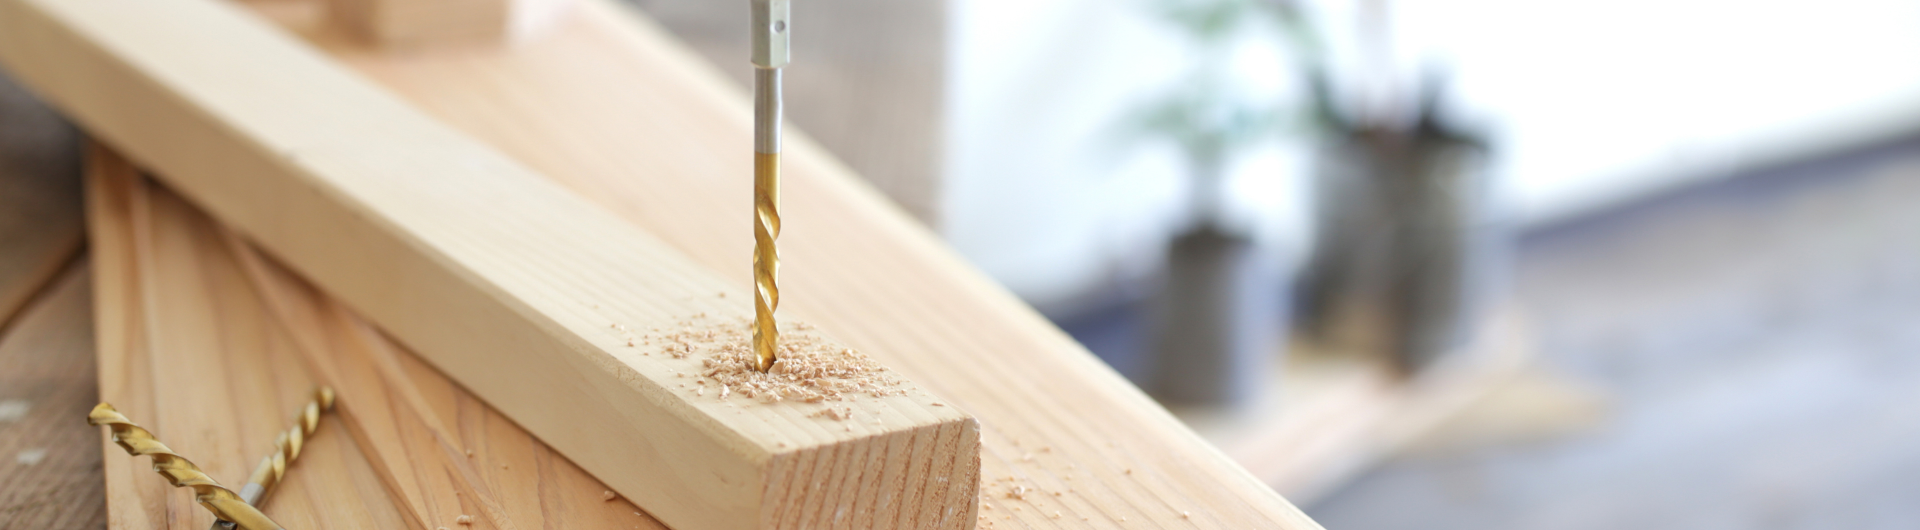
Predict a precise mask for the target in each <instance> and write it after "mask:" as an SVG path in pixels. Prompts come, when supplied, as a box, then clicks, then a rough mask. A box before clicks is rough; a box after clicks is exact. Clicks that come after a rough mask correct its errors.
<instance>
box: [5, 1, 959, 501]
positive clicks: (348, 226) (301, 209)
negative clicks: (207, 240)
mask: <svg viewBox="0 0 1920 530" xmlns="http://www.w3.org/2000/svg"><path fill="white" fill-rule="evenodd" d="M0 25H3V26H4V31H0V62H4V63H6V65H7V66H8V67H10V68H13V69H14V71H15V73H18V74H21V76H22V79H25V80H27V83H28V84H29V85H31V86H35V87H36V88H37V89H39V91H40V92H41V93H43V94H47V95H48V96H49V97H48V99H49V100H50V101H52V102H53V103H54V104H55V105H56V106H58V107H60V108H62V109H63V111H65V112H66V113H67V114H68V115H70V116H72V117H73V118H74V119H76V121H78V122H79V123H81V124H82V125H83V126H84V127H86V128H87V129H88V130H89V131H90V132H92V133H94V134H96V135H98V136H100V137H102V138H103V139H104V140H105V141H107V142H108V143H111V144H113V145H115V146H116V147H117V148H119V149H121V150H122V151H123V152H126V153H128V154H129V156H130V157H131V158H133V159H135V160H138V161H140V165H141V166H142V167H147V168H151V169H152V170H153V171H154V172H155V174H156V175H158V176H159V177H160V178H162V179H163V180H165V181H166V182H167V183H168V184H169V186H170V187H171V188H172V189H174V190H176V191H179V192H180V193H181V194H182V195H183V196H184V197H187V198H188V199H190V200H192V201H193V202H194V203H195V204H196V205H199V206H201V207H203V208H205V209H206V210H207V211H208V212H209V213H210V214H211V215H212V216H213V217H216V218H219V219H221V220H222V221H223V222H225V223H227V224H229V225H230V226H233V227H235V228H236V229H237V230H239V231H240V232H242V233H244V234H245V235H246V236H247V238H248V239H249V240H250V241H252V242H255V243H256V244H258V245H260V246H261V247H262V248H263V249H265V250H266V251H268V252H269V253H270V254H272V255H274V256H275V257H276V258H278V259H280V260H282V262H284V263H287V264H288V265H289V266H290V267H292V268H294V269H296V270H297V271H298V272H299V273H300V274H301V275H302V276H303V277H305V278H309V279H311V280H313V281H314V282H315V283H316V284H318V285H320V286H322V287H323V288H324V289H325V290H326V291H327V292H328V293H330V294H332V295H334V296H335V297H336V298H338V299H340V300H342V301H343V302H344V303H347V304H348V305H350V306H351V307H353V308H354V309H355V310H356V311H358V312H359V313H360V314H362V315H365V316H366V317H367V318H369V319H370V320H372V321H374V322H377V323H379V324H380V326H381V327H382V328H383V329H384V330H386V331H388V332H390V333H391V334H392V335H393V336H395V337H396V338H397V339H398V340H399V341H400V342H402V343H404V344H407V345H408V346H410V347H411V348H412V349H414V351H417V352H419V353H421V354H422V355H423V356H424V357H425V358H427V359H429V360H430V362H431V363H432V364H433V365H434V366H435V367H436V368H438V369H440V370H442V371H443V372H445V373H447V374H449V375H450V376H452V377H453V378H454V379H455V380H458V381H460V382H461V384H462V386H464V387H465V388H467V389H469V390H470V391H473V392H475V393H477V394H479V395H481V396H483V397H484V398H485V399H486V400H487V402H488V403H489V404H491V405H493V406H494V407H495V408H496V409H499V410H501V411H502V412H504V413H506V414H507V415H508V416H509V417H511V418H513V419H514V420H515V421H516V422H517V423H519V424H520V425H521V426H523V427H526V428H527V429H528V430H529V431H531V432H535V433H538V434H539V435H540V437H541V439H542V440H543V441H545V442H546V443H548V444H549V445H551V446H553V447H555V448H556V449H559V450H561V452H562V453H564V454H566V455H568V456H569V458H571V459H573V460H574V461H575V462H578V463H581V464H583V467H584V468H585V469H588V470H590V471H591V472H593V473H594V474H595V476H596V477H598V478H600V479H601V480H602V481H604V482H606V483H608V484H609V485H610V486H612V487H613V488H614V489H615V490H616V491H619V492H621V493H622V494H623V495H625V496H626V497H627V498H629V499H633V500H635V501H636V502H637V503H638V504H640V505H641V506H643V507H645V508H646V509H647V510H648V511H649V512H650V513H652V514H653V515H654V516H656V517H658V518H660V519H662V520H663V521H666V522H668V523H669V524H672V525H675V526H676V527H679V528H683V529H684V530H701V529H708V528H713V529H721V528H770V527H815V526H835V527H843V526H848V525H863V524H866V523H867V522H870V521H881V520H884V521H895V520H896V518H898V522H899V524H912V525H916V526H928V527H952V526H958V525H963V524H968V523H970V522H971V521H972V519H973V510H974V509H975V506H976V502H975V493H976V488H977V484H978V480H977V472H978V471H977V470H978V467H977V466H978V465H977V461H978V456H977V455H978V449H977V448H978V430H977V423H976V422H975V421H974V420H973V419H972V418H970V417H968V416H967V415H966V414H965V413H964V412H963V411H961V410H960V409H959V408H957V407H951V406H946V405H944V404H942V403H940V402H939V401H940V399H939V398H936V397H934V396H932V395H930V394H928V393H926V392H924V391H922V390H920V389H919V388H918V387H916V386H915V385H913V384H912V383H911V382H910V381H907V380H904V379H901V378H899V377H898V376H897V375H881V376H879V377H880V378H883V379H886V380H887V381H888V382H887V383H886V384H887V385H888V386H887V388H886V390H889V391H890V393H882V392H878V391H876V392H873V393H871V394H868V393H866V392H864V391H861V392H859V393H851V392H850V393H844V394H841V396H843V400H841V401H836V402H832V403H826V404H821V403H812V402H803V401H799V400H791V401H784V402H765V403H763V402H759V401H756V400H754V399H752V398H751V396H748V397H747V398H743V399H738V400H733V401H728V400H727V399H725V398H724V396H722V397H712V396H705V395H704V394H703V392H702V390H703V389H702V388H699V387H694V386H692V385H688V384H676V383H678V382H681V381H684V380H676V377H678V376H680V375H682V374H684V373H687V372H696V371H704V366H703V365H702V363H701V361H703V360H704V359H703V358H700V357H687V356H680V355H667V354H666V353H667V352H666V351H665V350H664V348H665V347H666V345H665V344H654V345H652V346H645V345H636V344H635V343H634V341H633V339H632V337H629V336H627V335H628V333H627V332H626V331H625V330H626V329H649V328H652V329H660V328H669V329H671V328H675V327H678V325H679V324H680V323H681V322H683V321H684V320H685V319H689V318H693V317H695V316H708V315H711V316H714V317H717V318H718V319H721V320H723V321H724V320H731V319H733V318H741V317H745V315H747V312H746V308H745V307H744V303H743V301H744V300H746V299H747V297H745V296H738V295H740V294H741V292H740V291H741V290H739V289H738V288H737V286H733V285H729V284H726V283H723V282H720V281H719V280H718V279H715V278H713V277H712V276H710V275H709V274H708V273H706V272H705V271H703V270H702V269H700V268H699V267H697V266H695V265H693V264H692V263H689V262H688V261H687V260H686V259H685V258H684V257H682V256H680V255H678V254H676V253H675V252H674V251H673V250H671V249H670V248H668V247H666V246H665V245H664V244H662V243H660V242H659V241H658V240H656V239H654V238H653V237H651V236H649V235H647V234H646V233H645V232H642V231H639V230H636V229H634V228H633V227H632V226H631V225H629V224H626V223H624V222H621V221H619V220H618V219H617V218H614V217H612V216H609V215H607V213H606V212H604V211H602V210H599V209H597V208H594V207H592V206H591V205H589V204H587V203H585V202H584V201H582V200H581V199H580V198H579V197H577V196H575V195H572V194H569V193H567V192H566V191H565V190H564V189H561V188H559V187H557V186H556V185H554V184H553V183H551V182H550V181H547V180H545V179H543V178H541V177H539V176H538V175H537V174H535V173H532V172H530V171H528V170H527V169H526V168H525V167H523V166H520V165H519V164H517V163H515V162H514V161H512V160H510V159H507V158H505V157H503V156H501V155H499V154H497V153H495V152H494V151H492V150H490V149H488V148H487V147H486V146H484V145H482V144H479V143H477V142H474V141H472V140H471V139H469V138H467V137H465V136H463V135H460V134H458V133H457V132H455V131H452V130H450V129H447V128H446V127H444V126H443V125H441V124H439V123H437V122H434V121H433V120H431V119H429V118H427V117H426V116H424V115H421V114H420V113H418V112H417V111H415V110H413V109H412V108H410V107H408V106H407V105H405V104H404V103H403V102H401V101H398V100H396V99H394V98H392V97H391V96H390V95H388V94H386V93H384V92H382V91H380V90H378V89H377V88H375V87H373V86H371V85H368V84H366V83H365V82H364V81H363V80H361V79H359V78H357V77H356V76H354V75H352V74H351V73H349V72H345V71H342V70H340V69H338V68H337V67H336V66H334V65H332V64H330V63H328V62H326V61H324V60H323V59H322V58H320V57H318V56H316V55H314V54H313V53H312V52H311V51H310V50H308V49H306V48H304V47H302V46H301V45H300V44H299V43H297V42H294V41H291V40H289V39H287V38H286V37H285V36H284V35H281V34H279V33H277V32H275V31H274V30H273V29H272V28H271V27H269V26H267V25H265V24H261V23H260V22H258V21H257V20H252V19H250V18H248V17H246V16H245V15H244V14H243V13H240V12H238V11H237V8H234V7H232V6H228V5H224V4H220V3H215V2H211V1H208V0H166V1H165V2H160V3H142V4H132V5H128V4H122V3H117V2H112V1H111V0H83V1H80V2H51V1H44V0H15V1H8V2H0ZM243 72H244V73H246V74H244V75H239V74H236V73H243ZM262 72H271V75H263V74H261V73H262ZM101 87H111V88H110V89H105V90H103V89H101ZM129 108H133V109H139V110H138V112H124V111H123V109H129ZM728 291H734V293H733V294H735V295H736V296H734V297H732V299H730V300H729V299H728V298H727V297H726V294H727V293H728ZM716 293H717V294H716ZM150 318H151V316H150ZM609 323H611V325H610V324H609ZM155 329H166V328H155ZM823 334H824V333H823ZM160 338H166V337H164V336H163V337H160ZM828 340H830V339H828ZM821 349H822V350H826V351H833V352H836V353H835V354H836V355H837V352H839V351H840V350H839V349H838V348H821ZM160 364H162V365H161V366H159V367H158V368H157V369H156V372H167V371H169V369H170V366H167V365H164V363H160ZM179 373H185V371H184V370H182V371H180V372H179ZM165 380H169V381H170V380H171V379H165ZM155 394H156V396H157V397H162V398H163V399H161V400H160V401H162V403H161V404H162V406H163V408H162V409H161V410H163V411H171V410H174V409H173V408H171V407H168V406H167V405H169V404H180V405H205V404H209V403H211V400H192V399H185V398H181V397H178V396H175V395H173V394H171V393H170V392H164V391H162V390H161V389H156V391H155ZM721 394H725V393H724V392H723V393H721ZM172 401H179V403H170V402H172ZM742 402H744V403H742ZM843 403H844V404H847V405H848V406H850V407H852V408H853V410H855V411H857V412H858V413H859V415H860V416H862V417H863V418H872V419H873V421H871V422H869V421H864V420H863V421H858V422H854V421H837V422H836V421H834V420H836V419H844V418H837V417H836V418H825V417H823V416H822V415H821V414H820V412H822V411H823V410H825V409H826V408H827V407H828V406H833V405H839V404H843ZM163 414H171V412H163ZM160 421H162V422H165V421H167V418H165V417H163V418H162V419H161V420H160Z"/></svg>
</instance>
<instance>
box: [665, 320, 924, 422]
mask: <svg viewBox="0 0 1920 530" xmlns="http://www.w3.org/2000/svg"><path fill="white" fill-rule="evenodd" d="M752 325H753V321H752V320H751V319H745V318H742V319H737V320H734V321H732V322H724V321H719V320H718V319H710V318H705V317H697V318H694V319H691V320H686V321H682V322H681V323H680V329H678V330H675V331H671V332H656V333H655V334H652V335H651V336H648V337H646V338H645V339H644V342H645V343H647V344H649V345H660V347H661V349H662V350H663V351H665V352H666V353H667V354H668V355H671V356H673V357H675V358H682V359H685V358H693V359H699V360H700V362H701V366H702V369H701V372H700V373H699V374H698V379H697V380H696V381H695V383H696V385H699V387H698V388H696V389H695V393H696V394H697V395H702V396H709V395H710V396H715V397H716V398H717V399H722V400H725V399H730V398H733V397H734V396H739V397H742V398H746V399H748V400H756V401H759V402H762V403H776V402H781V401H788V400H793V401H801V402H806V403H824V402H831V401H846V400H849V399H851V398H854V397H857V396H861V395H867V396H874V397H884V396H894V395H903V394H905V393H906V391H905V390H902V389H901V388H900V387H901V385H902V384H903V382H902V381H901V380H900V379H899V378H897V377H895V376H894V375H893V374H892V373H891V372H888V371H887V370H886V369H884V368H882V367H881V366H880V364H879V363H877V362H874V361H873V359H871V358H868V357H867V356H866V355H864V354H861V353H860V352H857V351H854V350H852V349H850V348H845V347H842V346H840V345H838V344H834V343H833V342H831V341H828V340H826V339H825V338H823V337H821V336H820V335H819V334H818V333H817V332H815V331H814V329H813V327H812V326H809V325H806V324H804V323H792V324H786V325H782V326H781V329H780V346H779V354H778V355H779V360H777V361H775V362H774V364H773V368H771V369H769V370H767V371H766V372H765V373H762V372H759V371H756V370H754V369H753V359H754V355H753V346H752V337H753V332H752ZM708 387H712V388H711V390H712V392H708V390H709V388H708ZM829 411H830V412H829ZM851 412H852V411H851V410H850V409H849V410H834V409H832V408H829V409H828V411H823V412H822V413H821V415H824V416H828V417H832V418H833V419H845V418H846V417H850V416H851V415H852V414H851Z"/></svg>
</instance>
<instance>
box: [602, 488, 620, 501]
mask: <svg viewBox="0 0 1920 530" xmlns="http://www.w3.org/2000/svg"><path fill="white" fill-rule="evenodd" d="M619 497H620V495H619V494H616V493H614V492H613V490H607V491H602V492H600V500H602V501H611V500H614V499H616V498H619Z"/></svg>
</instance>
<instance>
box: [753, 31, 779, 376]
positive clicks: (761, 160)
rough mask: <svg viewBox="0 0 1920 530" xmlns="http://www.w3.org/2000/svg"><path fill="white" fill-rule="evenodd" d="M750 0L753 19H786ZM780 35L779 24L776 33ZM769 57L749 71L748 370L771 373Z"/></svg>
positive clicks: (773, 229)
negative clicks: (750, 223)
mask: <svg viewBox="0 0 1920 530" xmlns="http://www.w3.org/2000/svg"><path fill="white" fill-rule="evenodd" d="M756 1H757V2H758V3H756V4H755V5H756V7H759V6H761V5H762V4H767V5H768V6H769V7H770V8H772V11H770V12H769V13H764V14H763V13H758V12H757V11H758V10H757V9H756V16H767V17H771V19H772V20H779V21H784V20H785V19H786V12H785V5H786V3H785V2H781V1H778V0H773V1H771V2H767V1H762V0H756ZM784 31H785V27H784V22H783V23H782V25H781V26H780V29H778V30H776V32H784ZM770 42H784V41H783V40H781V39H773V40H772V41H770ZM781 49H782V50H784V48H781ZM769 53H772V52H769ZM775 55H777V57H773V59H777V61H771V62H769V64H760V62H759V61H756V62H755V66H756V67H757V68H755V69H754V71H753V75H754V77H753V91H754V98H753V120H754V123H753V133H754V134H753V287H754V289H753V354H754V366H753V368H754V369H755V370H759V371H762V372H765V371H767V370H769V369H772V368H773V362H774V361H775V360H777V359H778V347H779V344H780V329H779V328H778V327H777V326H775V324H774V321H773V311H774V310H775V309H778V308H779V307H780V285H779V276H780V251H779V250H778V249H777V247H775V246H774V240H775V239H778V238H779V237H780V112H781V108H780V106H781V101H780V68H779V65H781V64H786V59H785V55H784V53H778V54H775Z"/></svg>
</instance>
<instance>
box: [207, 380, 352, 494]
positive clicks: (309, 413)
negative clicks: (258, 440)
mask: <svg viewBox="0 0 1920 530" xmlns="http://www.w3.org/2000/svg"><path fill="white" fill-rule="evenodd" d="M330 410H333V388H332V387H327V386H322V387H320V388H316V389H314V390H313V401H308V402H307V406H305V407H302V408H301V409H300V416H298V417H296V418H294V419H293V423H294V425H293V426H292V427H288V428H287V430H286V431H284V432H281V433H280V436H279V437H277V438H274V440H273V454H270V455H267V457H266V458H262V459H260V465H259V466H257V467H254V468H253V476H252V477H250V478H248V479H247V485H246V486H243V487H241V488H240V500H242V501H245V502H246V503H247V504H248V505H251V506H256V507H257V506H260V501H261V500H262V499H265V498H266V496H267V494H268V493H271V492H272V491H273V487H274V486H278V485H280V479H282V478H284V477H286V475H287V465H288V464H292V463H293V459H295V458H299V457H300V448H302V447H305V446H306V444H307V439H308V438H311V437H312V436H313V430H314V429H316V428H319V427H320V414H321V413H324V412H327V411H330ZM232 528H233V521H215V522H214V523H213V526H212V527H210V528H209V529H208V530H231V529H232Z"/></svg>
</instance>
